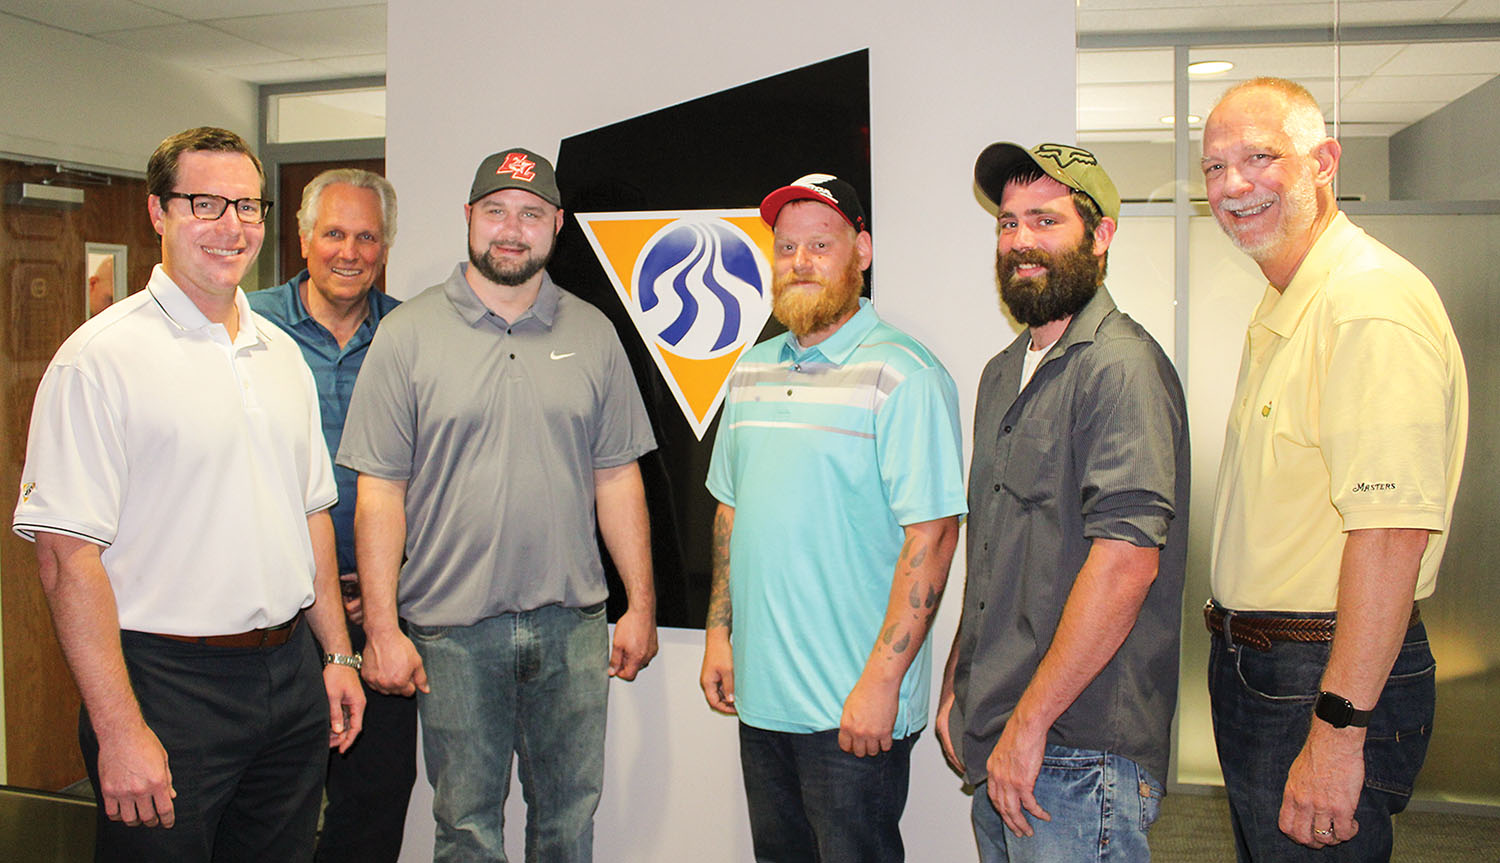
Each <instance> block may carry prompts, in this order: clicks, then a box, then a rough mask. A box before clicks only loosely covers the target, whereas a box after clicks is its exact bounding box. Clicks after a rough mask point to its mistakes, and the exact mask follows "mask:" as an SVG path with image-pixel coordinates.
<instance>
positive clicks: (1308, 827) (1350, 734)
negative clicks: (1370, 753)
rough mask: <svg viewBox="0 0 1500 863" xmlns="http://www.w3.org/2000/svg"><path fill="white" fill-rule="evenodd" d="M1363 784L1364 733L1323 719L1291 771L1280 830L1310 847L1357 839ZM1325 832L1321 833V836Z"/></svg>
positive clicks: (1315, 722) (1288, 775) (1282, 809)
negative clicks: (1356, 819) (1356, 809)
mask: <svg viewBox="0 0 1500 863" xmlns="http://www.w3.org/2000/svg"><path fill="white" fill-rule="evenodd" d="M1364 781H1365V730H1364V729H1363V728H1334V727H1333V726H1331V725H1329V724H1327V723H1325V722H1323V721H1322V720H1320V719H1314V720H1313V727H1312V731H1311V732H1310V733H1309V734H1308V735H1307V742H1306V743H1305V744H1303V745H1302V751H1301V752H1299V753H1297V758H1296V760H1294V761H1293V762H1292V768H1291V770H1290V771H1289V772H1288V773H1287V777H1286V788H1285V790H1284V791H1283V792H1282V795H1281V817H1280V818H1278V819H1277V822H1276V823H1277V826H1279V827H1280V828H1281V832H1283V833H1285V834H1286V835H1287V837H1288V838H1290V839H1291V840H1292V841H1293V842H1296V843H1298V844H1300V845H1306V846H1308V847H1309V848H1322V847H1323V846H1325V845H1336V844H1338V843H1339V842H1343V841H1345V840H1347V839H1352V838H1354V834H1356V833H1358V832H1359V822H1357V821H1355V820H1354V809H1355V807H1356V806H1358V805H1359V791H1360V788H1361V787H1362V786H1363V785H1364ZM1320 831H1322V832H1320Z"/></svg>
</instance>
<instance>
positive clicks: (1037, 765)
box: [985, 716, 1052, 836]
mask: <svg viewBox="0 0 1500 863" xmlns="http://www.w3.org/2000/svg"><path fill="white" fill-rule="evenodd" d="M1021 724H1022V723H1020V722H1017V721H1016V720H1015V717H1014V716H1012V717H1011V721H1009V722H1007V723H1005V730H1004V731H1002V732H1000V740H999V741H998V742H996V743H995V748H994V749H993V750H992V751H991V752H990V757H989V760H988V761H986V762H985V770H986V771H987V772H988V773H989V779H988V782H987V783H986V785H987V787H988V790H989V795H990V803H991V804H993V805H994V807H995V811H996V812H999V813H1000V818H1001V820H1003V821H1004V822H1005V826H1006V827H1009V828H1010V832H1012V833H1014V834H1016V835H1017V836H1030V835H1032V830H1031V824H1030V823H1029V822H1028V821H1027V820H1026V814H1025V813H1026V812H1030V813H1031V814H1032V815H1034V816H1036V817H1037V818H1040V819H1041V820H1043V821H1051V820H1052V816H1051V815H1049V814H1047V810H1045V809H1043V808H1042V805H1041V804H1040V803H1038V802H1036V795H1035V791H1036V777H1037V774H1038V773H1040V772H1041V770H1042V754H1043V753H1044V752H1045V751H1046V749H1047V734H1046V730H1045V729H1043V730H1042V733H1040V734H1035V733H1030V732H1026V731H1023V730H1022V729H1021ZM1022 810H1025V811H1024V812H1023V811H1022Z"/></svg>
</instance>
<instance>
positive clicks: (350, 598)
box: [339, 572, 365, 626]
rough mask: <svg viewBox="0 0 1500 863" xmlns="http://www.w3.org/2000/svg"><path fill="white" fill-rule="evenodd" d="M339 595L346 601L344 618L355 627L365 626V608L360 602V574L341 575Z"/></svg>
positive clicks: (342, 573) (348, 573)
mask: <svg viewBox="0 0 1500 863" xmlns="http://www.w3.org/2000/svg"><path fill="white" fill-rule="evenodd" d="M339 594H340V595H341V596H342V597H343V599H344V616H345V617H348V618H349V622H350V623H352V624H354V625H355V626H364V625H365V607H364V604H363V603H361V602H360V600H359V573H357V572H341V573H339Z"/></svg>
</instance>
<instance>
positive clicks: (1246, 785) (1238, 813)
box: [1208, 612, 1437, 863]
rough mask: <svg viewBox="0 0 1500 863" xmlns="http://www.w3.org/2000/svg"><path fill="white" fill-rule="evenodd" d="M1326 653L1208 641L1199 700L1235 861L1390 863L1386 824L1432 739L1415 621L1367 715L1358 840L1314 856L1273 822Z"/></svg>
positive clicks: (1427, 668) (1421, 637) (1429, 680)
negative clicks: (1206, 711) (1215, 752)
mask: <svg viewBox="0 0 1500 863" xmlns="http://www.w3.org/2000/svg"><path fill="white" fill-rule="evenodd" d="M1241 614H1244V616H1246V617H1254V616H1256V613H1254V612H1249V613H1245V612H1241ZM1277 614H1278V616H1286V615H1284V614H1282V613H1279V612H1278V613H1277ZM1296 616H1298V617H1327V616H1328V615H1316V614H1307V615H1296ZM1328 648H1329V645H1327V644H1300V643H1296V642H1289V641H1275V642H1272V643H1271V649H1270V650H1268V651H1261V650H1256V649H1255V648H1254V647H1252V646H1249V645H1245V644H1231V643H1229V642H1226V641H1225V640H1224V637H1223V636H1222V635H1214V636H1213V639H1212V646H1211V652H1210V654H1209V665H1208V691H1209V701H1210V704H1211V706H1212V713H1213V721H1214V741H1215V743H1216V744H1217V745H1218V749H1219V765H1220V766H1221V767H1222V768H1223V770H1224V789H1225V791H1227V792H1228V795H1229V809H1230V819H1231V821H1232V823H1233V826H1234V840H1235V846H1236V852H1237V855H1238V857H1239V860H1240V861H1241V863H1261V861H1274V863H1283V861H1287V863H1290V861H1303V860H1306V861H1347V863H1375V861H1381V860H1390V859H1391V845H1392V842H1393V834H1392V832H1391V816H1392V815H1394V814H1396V813H1398V812H1400V811H1401V810H1403V809H1405V808H1406V803H1407V800H1409V799H1410V798H1411V792H1412V785H1413V783H1415V782H1416V778H1417V773H1418V771H1420V770H1421V769H1422V761H1423V760H1424V759H1425V757H1426V755H1427V742H1428V740H1429V739H1430V737H1431V734H1432V718H1433V712H1434V709H1435V705H1436V691H1437V690H1436V679H1435V677H1436V665H1435V664H1434V663H1433V659H1432V651H1431V650H1429V649H1428V645H1427V630H1426V628H1425V627H1423V626H1422V624H1420V623H1419V624H1417V625H1416V626H1414V627H1412V628H1411V629H1409V630H1407V633H1406V640H1405V642H1404V643H1403V644H1402V645H1401V651H1400V653H1398V654H1397V655H1396V662H1395V665H1394V666H1393V667H1392V668H1391V674H1390V677H1389V678H1387V679H1386V684H1385V689H1383V690H1382V691H1381V693H1380V699H1379V701H1378V702H1376V704H1375V711H1374V713H1372V714H1371V716H1370V728H1369V731H1368V733H1367V734H1366V736H1365V781H1364V788H1363V789H1362V790H1361V791H1360V795H1359V803H1358V806H1357V808H1356V809H1355V811H1354V820H1355V821H1357V822H1359V832H1358V833H1357V834H1355V836H1354V837H1353V838H1352V839H1350V840H1348V841H1345V842H1340V843H1338V844H1336V845H1330V846H1328V847H1326V848H1323V849H1320V850H1314V849H1312V848H1307V847H1305V846H1302V845H1298V844H1297V843H1295V842H1293V841H1292V840H1291V839H1288V838H1287V837H1286V835H1285V834H1283V833H1282V832H1281V828H1280V827H1279V826H1278V825H1277V819H1278V817H1279V815H1280V812H1281V797H1282V791H1283V789H1284V788H1285V786H1286V777H1287V772H1288V771H1289V770H1290V769H1291V766H1292V761H1293V759H1295V758H1296V757H1297V753H1298V752H1300V751H1301V750H1302V744H1303V743H1305V742H1306V741H1307V732H1308V728H1309V725H1310V723H1311V722H1313V721H1315V720H1314V719H1313V715H1312V712H1313V702H1314V701H1316V700H1317V697H1318V688H1319V683H1320V682H1321V680H1322V677H1323V670H1324V668H1325V667H1327V665H1328Z"/></svg>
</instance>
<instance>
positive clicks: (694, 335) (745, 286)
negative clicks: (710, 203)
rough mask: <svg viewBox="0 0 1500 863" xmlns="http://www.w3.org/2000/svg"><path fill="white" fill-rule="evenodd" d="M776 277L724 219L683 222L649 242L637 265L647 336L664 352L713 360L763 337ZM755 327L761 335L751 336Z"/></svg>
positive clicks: (742, 233)
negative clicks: (771, 286)
mask: <svg viewBox="0 0 1500 863" xmlns="http://www.w3.org/2000/svg"><path fill="white" fill-rule="evenodd" d="M769 277H770V274H769V272H768V271H767V270H766V268H765V264H764V262H763V261H762V260H761V256H760V255H759V254H758V253H757V252H756V249H755V245H754V243H753V242H752V241H751V240H750V238H749V237H748V236H746V235H745V233H744V232H743V231H741V230H740V229H739V228H737V227H735V226H734V225H731V224H729V223H728V222H725V221H723V220H721V219H704V220H690V219H678V220H676V221H674V222H671V223H670V224H668V225H666V226H665V227H663V228H662V229H661V230H660V231H657V232H656V234H655V235H654V236H653V237H652V238H651V239H650V240H648V241H647V242H646V245H645V246H644V247H643V248H642V250H641V255H640V257H639V259H638V263H637V264H636V272H635V279H634V281H635V285H636V297H637V301H638V303H639V307H640V310H641V322H642V324H643V326H642V330H643V331H649V332H651V333H653V334H654V335H655V337H656V339H657V341H658V343H660V344H661V345H662V346H663V347H664V348H667V349H669V350H671V351H672V353H674V354H677V355H680V356H685V357H691V358H694V359H711V358H713V357H717V356H721V355H723V354H724V353H726V352H728V351H730V350H733V349H734V348H735V347H736V346H738V345H740V344H742V343H744V342H745V341H747V340H748V341H753V340H754V339H755V337H756V336H757V335H759V333H760V326H761V323H762V322H764V319H765V316H764V314H754V313H749V311H750V310H751V309H757V308H763V307H764V306H765V305H766V288H767V285H768V282H769ZM748 326H753V327H754V329H755V331H754V332H749V333H745V332H743V330H744V329H746V328H747V327H748Z"/></svg>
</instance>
